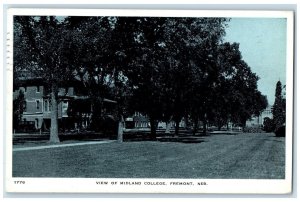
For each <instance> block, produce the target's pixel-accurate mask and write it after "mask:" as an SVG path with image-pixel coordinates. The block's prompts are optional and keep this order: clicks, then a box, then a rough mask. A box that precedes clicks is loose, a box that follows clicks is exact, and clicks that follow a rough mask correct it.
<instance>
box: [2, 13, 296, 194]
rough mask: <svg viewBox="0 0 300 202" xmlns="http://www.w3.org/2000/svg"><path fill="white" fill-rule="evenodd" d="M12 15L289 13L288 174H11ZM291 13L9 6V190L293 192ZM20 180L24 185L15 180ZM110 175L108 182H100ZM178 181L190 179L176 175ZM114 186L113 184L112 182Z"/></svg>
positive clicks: (274, 15) (7, 179)
mask: <svg viewBox="0 0 300 202" xmlns="http://www.w3.org/2000/svg"><path fill="white" fill-rule="evenodd" d="M13 15H58V16H59V15H61V16H68V15H73V16H81V15H82V16H156V17H183V16H185V17H261V18H270V17H272V18H283V17H284V18H287V20H288V21H287V22H288V23H287V67H286V70H287V71H286V73H287V79H286V80H287V82H286V86H287V87H286V96H287V124H286V132H287V136H286V179H285V180H227V179H222V180H212V179H204V180H201V179H198V180H197V179H193V180H190V179H189V180H188V181H193V182H194V183H197V182H201V181H205V182H206V183H207V184H208V186H202V187H200V188H199V186H194V187H193V186H172V187H170V186H122V185H111V183H112V182H114V181H141V182H142V183H144V182H148V181H153V182H157V181H159V182H161V181H164V182H166V183H168V182H170V181H174V180H170V179H121V180H120V179H112V178H110V179H98V178H97V179H91V178H12V177H11V176H12V155H11V154H12V135H10V134H12V121H8V120H12V113H11V112H12V81H13V79H12V78H13V76H12V72H13V71H12V64H13V55H12V53H13V47H12V41H13V40H12V39H13V36H12V33H13V29H12V28H13V27H12V25H13V23H12V17H13ZM293 23H294V22H293V13H292V12H288V11H234V10H227V11H216V10H213V11H212V10H206V11H205V10H142V9H95V10H93V9H9V10H8V18H7V26H8V27H7V30H8V37H7V38H8V40H7V42H8V46H7V49H8V52H7V61H8V65H7V68H6V77H7V81H9V82H7V83H6V91H7V92H6V104H7V105H6V120H7V122H6V134H7V135H6V164H5V165H6V173H5V174H6V175H5V177H6V179H5V188H6V191H7V192H35V193H36V192H40V193H41V192H42V193H44V192H57V193H116V192H118V193H254V194H260V193H261V194H286V193H290V192H291V188H292V187H291V182H292V134H293V33H294V30H293ZM16 180H21V181H24V180H25V182H26V185H25V186H24V185H16V184H14V181H16ZM96 181H107V182H108V183H109V184H110V185H105V186H102V185H96ZM176 181H186V180H184V179H177V180H176ZM113 187H114V188H113Z"/></svg>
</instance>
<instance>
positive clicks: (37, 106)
mask: <svg viewBox="0 0 300 202" xmlns="http://www.w3.org/2000/svg"><path fill="white" fill-rule="evenodd" d="M36 109H37V110H39V109H40V101H39V100H37V101H36Z"/></svg>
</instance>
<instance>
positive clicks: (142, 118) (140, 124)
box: [125, 112, 186, 129]
mask: <svg viewBox="0 0 300 202" xmlns="http://www.w3.org/2000/svg"><path fill="white" fill-rule="evenodd" d="M185 126H186V124H185V121H184V119H182V120H181V121H180V123H179V127H185ZM170 127H171V128H173V127H175V122H174V121H171V122H170ZM125 128H127V129H133V128H135V129H143V128H150V120H149V118H148V116H146V115H144V114H142V113H140V112H135V113H134V114H133V116H130V117H128V118H126V119H125ZM157 128H158V129H166V123H165V122H162V121H160V122H158V124H157Z"/></svg>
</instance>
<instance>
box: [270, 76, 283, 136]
mask: <svg viewBox="0 0 300 202" xmlns="http://www.w3.org/2000/svg"><path fill="white" fill-rule="evenodd" d="M272 114H273V121H274V125H275V132H276V131H277V130H278V129H279V128H280V127H282V126H283V125H284V124H285V99H284V98H283V96H282V84H281V82H280V81H278V82H277V84H276V90H275V102H274V105H273V109H272Z"/></svg>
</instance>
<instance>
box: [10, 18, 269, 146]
mask: <svg viewBox="0 0 300 202" xmlns="http://www.w3.org/2000/svg"><path fill="white" fill-rule="evenodd" d="M228 20H229V19H227V18H183V17H180V18H175V17H170V18H169V17H168V18H166V17H74V16H70V17H66V18H56V17H53V16H45V17H44V16H43V17H24V16H18V17H16V18H15V22H16V23H15V35H14V36H15V43H14V44H15V47H14V48H15V49H14V50H15V52H14V57H15V61H16V62H15V68H14V69H15V70H16V72H17V70H18V69H22V70H27V71H29V72H31V73H33V74H35V75H36V76H39V77H41V78H43V79H44V81H45V83H46V84H47V86H48V88H49V89H50V92H51V95H52V103H53V104H52V106H53V107H54V109H55V110H53V112H52V113H53V116H52V117H53V118H52V119H51V120H52V121H53V124H52V123H51V126H52V125H53V126H54V127H55V125H56V126H57V124H56V123H57V114H55V112H56V113H57V102H59V99H58V88H59V86H62V85H64V84H65V83H67V82H68V81H69V80H70V79H77V80H80V81H81V82H82V83H83V85H84V86H85V88H86V90H87V91H88V95H89V97H90V98H91V105H92V117H93V118H92V124H95V125H98V122H99V121H101V117H102V115H103V113H102V111H103V102H104V98H111V99H114V100H116V101H117V106H116V108H117V110H116V116H118V119H119V122H122V120H123V119H124V116H127V115H128V114H130V113H132V112H134V111H139V112H141V113H143V114H145V115H147V116H148V117H149V119H150V123H151V134H152V138H153V139H155V137H156V134H155V133H156V126H157V123H158V121H165V122H169V121H171V120H172V121H175V122H176V130H175V134H178V132H179V122H180V121H181V120H182V118H183V117H186V118H189V119H190V120H192V121H193V122H194V125H195V131H197V126H198V122H199V121H202V123H203V125H204V127H203V128H204V132H205V129H206V123H207V122H210V123H213V124H215V125H217V126H218V127H222V126H223V125H225V124H227V123H228V122H229V121H231V122H233V123H236V124H240V125H244V124H245V122H246V120H247V119H248V118H250V117H251V116H252V115H259V114H260V113H261V111H262V110H263V109H264V108H265V107H266V105H267V100H266V97H265V96H263V95H261V93H260V92H259V91H258V90H257V81H258V79H259V78H258V76H257V75H256V74H254V73H253V72H252V71H251V69H250V67H249V66H248V65H247V63H246V62H245V61H244V60H243V59H242V56H241V53H240V51H239V44H237V43H224V42H223V40H222V39H223V36H224V35H225V34H226V32H225V30H226V26H227V22H228ZM55 104H56V106H54V105H55ZM51 131H52V132H51V134H52V135H51V137H53V140H54V141H58V138H57V130H56V131H55V130H54V129H53V130H51Z"/></svg>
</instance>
